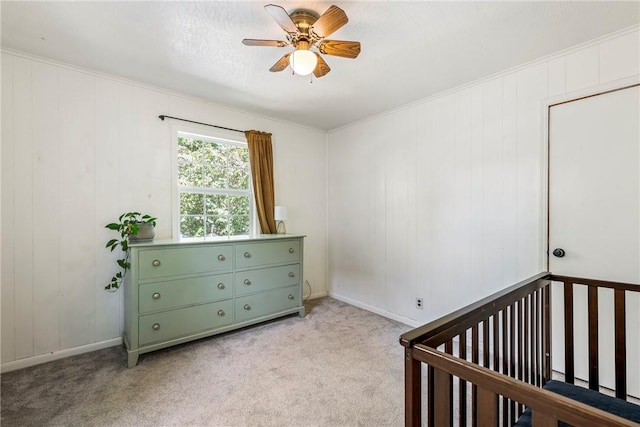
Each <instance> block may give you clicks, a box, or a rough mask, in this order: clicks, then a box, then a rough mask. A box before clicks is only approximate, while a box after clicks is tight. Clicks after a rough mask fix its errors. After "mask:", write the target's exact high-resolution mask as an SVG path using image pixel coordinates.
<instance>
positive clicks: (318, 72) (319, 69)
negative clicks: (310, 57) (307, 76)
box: [313, 52, 331, 78]
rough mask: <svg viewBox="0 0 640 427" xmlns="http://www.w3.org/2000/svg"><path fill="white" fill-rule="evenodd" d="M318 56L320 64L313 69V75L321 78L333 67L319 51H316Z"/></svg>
mask: <svg viewBox="0 0 640 427" xmlns="http://www.w3.org/2000/svg"><path fill="white" fill-rule="evenodd" d="M314 53H315V52H314ZM316 56H317V57H318V65H316V69H315V70H313V75H314V76H316V78H320V77H322V76H325V75H327V73H328V72H329V71H331V68H329V66H328V65H327V63H326V62H324V59H322V57H321V56H320V54H319V53H316Z"/></svg>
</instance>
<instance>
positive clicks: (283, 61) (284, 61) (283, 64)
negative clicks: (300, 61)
mask: <svg viewBox="0 0 640 427" xmlns="http://www.w3.org/2000/svg"><path fill="white" fill-rule="evenodd" d="M290 56H291V52H289V53H287V54H286V55H285V56H283V57H282V58H280V59H278V62H276V63H275V64H273V67H271V68H269V71H271V72H273V73H276V72H278V71H282V70H284V69H285V68H287V67H288V66H289V57H290Z"/></svg>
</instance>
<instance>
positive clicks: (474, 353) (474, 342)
mask: <svg viewBox="0 0 640 427" xmlns="http://www.w3.org/2000/svg"><path fill="white" fill-rule="evenodd" d="M478 352H479V346H478V325H473V327H472V328H471V362H472V363H475V364H476V365H477V364H478V359H479V357H478V356H479V355H478ZM477 393H478V386H477V385H475V384H474V385H472V386H471V425H472V427H477V425H478V423H477V420H478V394H477Z"/></svg>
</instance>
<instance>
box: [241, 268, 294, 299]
mask: <svg viewBox="0 0 640 427" xmlns="http://www.w3.org/2000/svg"><path fill="white" fill-rule="evenodd" d="M299 276H300V264H292V265H283V266H282V267H269V268H261V269H259V270H246V271H239V272H237V273H236V274H235V277H234V287H235V289H236V296H237V295H246V294H251V293H254V292H260V291H267V290H269V289H275V288H281V287H283V286H290V285H295V284H297V283H300V278H299Z"/></svg>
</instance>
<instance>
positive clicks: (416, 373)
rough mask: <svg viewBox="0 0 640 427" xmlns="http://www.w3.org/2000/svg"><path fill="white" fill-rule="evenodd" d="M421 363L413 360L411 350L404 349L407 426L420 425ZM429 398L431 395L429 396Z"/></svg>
mask: <svg viewBox="0 0 640 427" xmlns="http://www.w3.org/2000/svg"><path fill="white" fill-rule="evenodd" d="M421 383H422V363H420V362H419V361H418V360H416V359H414V358H413V355H412V350H411V349H408V348H407V349H405V359H404V387H405V391H404V405H405V413H407V414H410V416H409V417H407V419H406V420H405V422H406V423H407V425H412V424H416V425H420V424H421V422H420V417H421V416H422V408H421V406H420V405H421V400H422V384H421ZM430 396H431V394H430Z"/></svg>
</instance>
